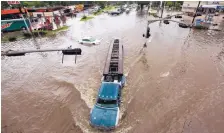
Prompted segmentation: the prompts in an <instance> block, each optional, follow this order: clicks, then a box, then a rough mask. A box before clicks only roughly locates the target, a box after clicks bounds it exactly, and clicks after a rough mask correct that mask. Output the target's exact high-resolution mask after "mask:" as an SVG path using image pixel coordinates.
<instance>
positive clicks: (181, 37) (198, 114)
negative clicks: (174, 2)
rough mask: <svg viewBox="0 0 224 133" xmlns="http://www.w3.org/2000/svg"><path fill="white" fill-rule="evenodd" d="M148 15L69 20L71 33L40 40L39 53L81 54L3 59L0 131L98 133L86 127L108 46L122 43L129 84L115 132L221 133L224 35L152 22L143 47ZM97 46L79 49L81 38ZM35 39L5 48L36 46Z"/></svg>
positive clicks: (222, 122) (4, 46)
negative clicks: (76, 50) (66, 50)
mask: <svg viewBox="0 0 224 133" xmlns="http://www.w3.org/2000/svg"><path fill="white" fill-rule="evenodd" d="M145 18H146V16H145V15H144V14H143V15H139V14H137V13H136V12H135V11H132V12H131V13H130V14H125V13H124V14H122V15H120V16H109V15H107V14H102V15H100V16H97V17H95V18H94V19H92V20H89V21H87V22H80V21H79V19H78V18H77V19H74V20H71V22H70V28H69V30H68V31H66V32H63V33H60V34H59V35H57V37H55V38H41V39H37V42H38V45H39V46H40V48H59V47H60V48H62V47H68V46H70V45H72V46H74V47H79V48H81V49H82V50H83V53H82V55H81V56H78V60H77V64H75V63H74V57H65V61H64V64H62V63H61V56H62V55H61V53H58V52H52V53H34V54H29V55H26V56H24V57H22V56H21V57H4V58H2V130H3V131H5V132H15V131H21V132H34V133H35V132H37V133H39V132H58V133H62V132H64V133H67V132H71V133H73V132H98V131H97V130H95V129H92V128H91V127H90V126H89V113H90V108H92V107H93V105H94V103H95V99H96V94H97V91H98V88H99V86H100V82H101V77H102V71H103V68H104V63H105V60H106V55H107V52H108V48H109V45H110V42H111V41H112V39H113V38H114V37H119V38H121V39H122V42H123V45H124V50H125V53H124V54H125V60H124V61H125V62H124V69H125V75H126V76H127V85H126V87H125V88H124V90H123V92H122V94H123V97H122V98H123V99H122V101H123V102H122V104H123V105H121V116H120V117H121V119H120V124H119V126H118V128H117V129H116V130H115V131H114V132H138V133H145V132H153V133H176V132H178V133H180V132H182V133H190V132H194V133H197V132H202V133H221V132H222V131H223V130H224V129H223V127H222V125H223V124H224V120H223V119H222V118H223V117H224V98H223V95H224V91H223V88H224V54H223V53H224V44H223V41H224V38H223V36H224V33H223V31H221V32H218V31H204V30H202V31H200V30H193V29H191V30H190V29H182V28H179V27H178V24H176V23H173V22H171V23H170V24H169V25H165V24H163V23H162V24H159V22H156V23H153V24H151V26H150V28H151V35H152V36H151V39H150V42H148V43H147V47H146V48H144V49H143V44H144V42H145V39H144V38H143V37H142V34H143V33H145V30H146V19H145ZM84 35H85V36H93V37H95V38H97V39H101V44H100V45H95V46H86V45H81V44H78V43H77V40H78V39H79V38H80V37H82V36H84ZM36 47H37V46H36V45H34V43H33V41H32V40H24V41H18V42H13V43H7V44H2V50H6V49H15V50H17V49H31V48H36Z"/></svg>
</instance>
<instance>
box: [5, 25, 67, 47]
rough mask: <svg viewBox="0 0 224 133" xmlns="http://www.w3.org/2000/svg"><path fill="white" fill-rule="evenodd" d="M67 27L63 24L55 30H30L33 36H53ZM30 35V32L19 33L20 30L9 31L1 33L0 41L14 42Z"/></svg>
mask: <svg viewBox="0 0 224 133" xmlns="http://www.w3.org/2000/svg"><path fill="white" fill-rule="evenodd" d="M68 28H69V27H68V26H63V27H60V28H58V29H56V30H34V31H32V33H33V36H35V37H53V36H55V35H56V34H57V33H59V32H61V31H65V30H67V29H68ZM31 37H32V34H30V33H28V32H27V33H22V34H21V31H15V32H9V33H3V35H2V38H1V42H2V43H6V42H14V41H18V40H23V39H28V38H31Z"/></svg>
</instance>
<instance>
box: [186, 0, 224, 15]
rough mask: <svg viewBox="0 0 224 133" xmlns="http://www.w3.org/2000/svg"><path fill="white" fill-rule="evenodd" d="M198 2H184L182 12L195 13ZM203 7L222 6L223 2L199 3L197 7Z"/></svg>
mask: <svg viewBox="0 0 224 133" xmlns="http://www.w3.org/2000/svg"><path fill="white" fill-rule="evenodd" d="M198 3H199V1H184V3H183V5H182V12H185V13H195V12H196V9H197V6H198ZM203 5H224V1H201V3H200V5H199V7H201V6H203Z"/></svg>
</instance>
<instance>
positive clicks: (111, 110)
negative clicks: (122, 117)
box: [90, 82, 123, 130]
mask: <svg viewBox="0 0 224 133" xmlns="http://www.w3.org/2000/svg"><path fill="white" fill-rule="evenodd" d="M122 87H123V83H119V82H117V83H116V82H102V84H101V87H100V89H99V93H98V98H97V102H96V104H95V105H94V107H93V109H92V110H91V113H90V125H91V126H93V127H97V128H98V129H103V130H111V129H114V128H115V127H116V126H117V124H118V121H119V112H120V110H119V106H120V101H121V98H120V97H121V89H122Z"/></svg>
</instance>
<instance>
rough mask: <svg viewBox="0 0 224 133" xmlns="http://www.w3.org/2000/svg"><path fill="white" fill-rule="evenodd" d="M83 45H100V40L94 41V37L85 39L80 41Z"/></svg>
mask: <svg viewBox="0 0 224 133" xmlns="http://www.w3.org/2000/svg"><path fill="white" fill-rule="evenodd" d="M78 42H79V43H81V44H93V45H95V44H100V40H97V39H94V38H92V37H84V38H82V39H81V40H79V41H78Z"/></svg>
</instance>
